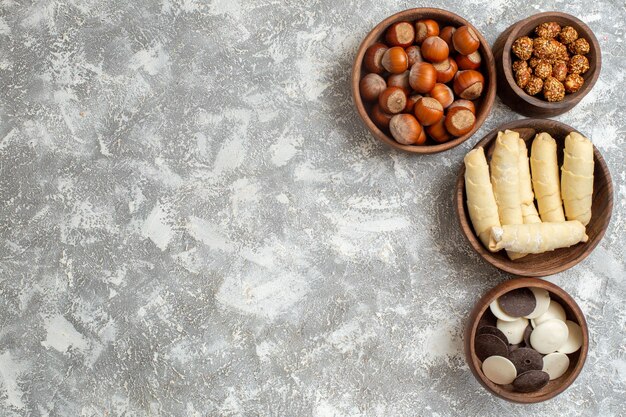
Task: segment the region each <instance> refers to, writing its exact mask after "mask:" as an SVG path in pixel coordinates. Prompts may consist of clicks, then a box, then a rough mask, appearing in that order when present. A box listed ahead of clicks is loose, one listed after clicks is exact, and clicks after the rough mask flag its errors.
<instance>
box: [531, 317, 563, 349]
mask: <svg viewBox="0 0 626 417" xmlns="http://www.w3.org/2000/svg"><path fill="white" fill-rule="evenodd" d="M568 334H569V330H568V329H567V325H566V324H565V322H563V321H561V320H558V319H551V320H548V321H545V322H543V323H541V324H540V325H538V326H537V327H535V330H533V332H532V333H531V334H530V345H531V346H532V348H533V349H535V350H536V351H537V352H539V353H542V354H544V355H545V354H548V353H552V352H556V350H557V349H558V348H560V347H561V346H563V343H565V341H566V340H567V336H568Z"/></svg>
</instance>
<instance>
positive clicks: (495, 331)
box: [476, 326, 509, 343]
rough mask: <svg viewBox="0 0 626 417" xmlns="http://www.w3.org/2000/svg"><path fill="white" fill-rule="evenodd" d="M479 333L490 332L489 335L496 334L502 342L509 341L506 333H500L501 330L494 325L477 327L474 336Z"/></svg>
mask: <svg viewBox="0 0 626 417" xmlns="http://www.w3.org/2000/svg"><path fill="white" fill-rule="evenodd" d="M481 334H491V335H494V336H497V337H498V338H499V339H501V340H502V341H503V342H504V343H509V340H508V339H507V338H506V335H505V334H504V333H502V331H501V330H500V329H498V328H497V327H495V326H483V327H479V328H478V330H476V336H480V335H481Z"/></svg>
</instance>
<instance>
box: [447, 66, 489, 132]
mask: <svg viewBox="0 0 626 417" xmlns="http://www.w3.org/2000/svg"><path fill="white" fill-rule="evenodd" d="M484 85H485V77H483V75H482V74H481V73H480V72H478V71H474V70H465V71H459V72H457V73H456V75H455V76H454V83H453V88H454V93H455V94H456V95H458V96H459V97H461V98H464V99H466V100H475V99H477V98H478V97H480V95H481V94H482V93H483V87H484ZM451 133H452V132H451Z"/></svg>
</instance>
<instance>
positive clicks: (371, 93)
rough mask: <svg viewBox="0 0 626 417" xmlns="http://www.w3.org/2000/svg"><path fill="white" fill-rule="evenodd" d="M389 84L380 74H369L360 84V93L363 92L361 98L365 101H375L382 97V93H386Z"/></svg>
mask: <svg viewBox="0 0 626 417" xmlns="http://www.w3.org/2000/svg"><path fill="white" fill-rule="evenodd" d="M386 88H387V83H386V82H385V79H384V78H383V77H381V76H380V75H378V74H374V73H371V74H367V75H366V76H364V77H363V78H361V81H360V82H359V91H360V92H361V98H362V99H363V100H365V101H375V100H377V99H378V96H380V93H382V92H383V91H385V89H386Z"/></svg>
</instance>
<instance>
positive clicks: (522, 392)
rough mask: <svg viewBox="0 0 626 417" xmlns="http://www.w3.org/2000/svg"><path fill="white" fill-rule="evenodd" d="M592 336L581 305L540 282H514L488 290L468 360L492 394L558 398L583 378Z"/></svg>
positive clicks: (473, 316)
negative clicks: (582, 374) (581, 375)
mask: <svg viewBox="0 0 626 417" xmlns="http://www.w3.org/2000/svg"><path fill="white" fill-rule="evenodd" d="M588 346H589V332H588V328H587V322H586V320H585V316H584V314H583V312H582V311H581V309H580V307H579V306H578V304H576V301H574V299H573V298H572V297H571V296H570V295H569V294H568V293H567V292H566V291H565V290H563V289H562V288H560V287H559V286H557V285H555V284H552V283H550V282H547V281H544V280H541V279H537V278H513V279H511V280H508V281H505V282H503V283H501V284H500V285H497V286H496V287H494V288H492V289H491V290H490V291H488V292H487V293H486V294H485V295H484V296H483V297H482V298H481V299H480V300H479V301H478V302H477V303H476V305H475V307H474V309H473V310H472V312H471V313H470V317H469V320H468V322H467V326H466V328H465V335H464V348H465V358H466V360H467V363H468V365H469V368H470V370H471V371H472V373H473V374H474V376H475V377H476V379H477V380H478V381H479V382H480V384H481V385H483V386H484V387H485V388H486V389H487V390H488V391H489V392H491V393H492V394H494V395H496V396H498V397H500V398H503V399H505V400H508V401H512V402H517V403H526V404H528V403H538V402H541V401H545V400H548V399H550V398H553V397H555V396H556V395H558V394H560V393H561V392H563V391H564V390H565V389H567V388H568V387H569V386H570V385H571V384H572V383H573V382H574V381H575V380H576V378H577V377H578V375H579V374H580V372H581V371H582V369H583V366H584V364H585V360H586V358H587V350H588Z"/></svg>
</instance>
